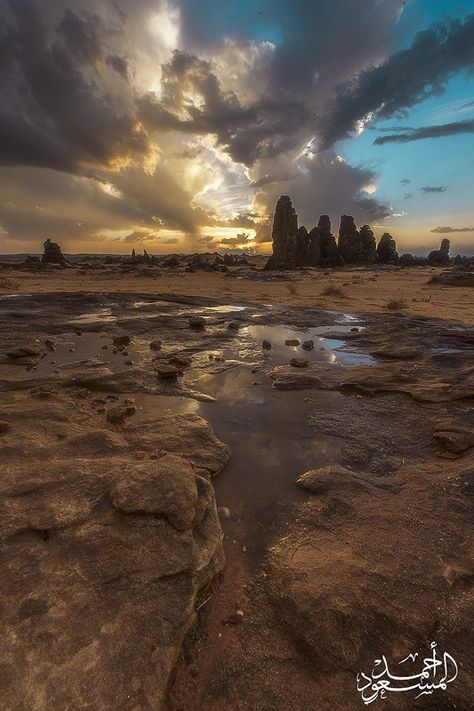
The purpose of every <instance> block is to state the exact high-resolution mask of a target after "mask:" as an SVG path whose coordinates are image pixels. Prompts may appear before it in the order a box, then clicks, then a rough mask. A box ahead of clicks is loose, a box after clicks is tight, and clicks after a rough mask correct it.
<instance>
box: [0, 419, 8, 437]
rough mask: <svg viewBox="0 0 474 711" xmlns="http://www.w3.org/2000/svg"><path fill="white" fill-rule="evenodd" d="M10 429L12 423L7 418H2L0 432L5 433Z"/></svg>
mask: <svg viewBox="0 0 474 711" xmlns="http://www.w3.org/2000/svg"><path fill="white" fill-rule="evenodd" d="M9 429H10V423H9V422H7V421H6V420H0V434H5V432H8V430H9Z"/></svg>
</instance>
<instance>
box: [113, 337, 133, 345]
mask: <svg viewBox="0 0 474 711" xmlns="http://www.w3.org/2000/svg"><path fill="white" fill-rule="evenodd" d="M113 342H114V346H128V345H129V343H130V336H114V338H113Z"/></svg>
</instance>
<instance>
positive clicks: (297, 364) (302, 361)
mask: <svg viewBox="0 0 474 711" xmlns="http://www.w3.org/2000/svg"><path fill="white" fill-rule="evenodd" d="M308 362H309V361H308V360H306V358H292V359H291V360H290V365H292V366H293V368H306V366H307V365H308Z"/></svg>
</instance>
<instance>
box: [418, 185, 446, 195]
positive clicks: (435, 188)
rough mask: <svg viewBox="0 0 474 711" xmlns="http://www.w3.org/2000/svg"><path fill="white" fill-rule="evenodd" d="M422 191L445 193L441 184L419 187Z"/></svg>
mask: <svg viewBox="0 0 474 711" xmlns="http://www.w3.org/2000/svg"><path fill="white" fill-rule="evenodd" d="M420 190H422V191H423V192H424V193H445V192H446V188H445V187H443V186H442V185H425V187H423V188H420Z"/></svg>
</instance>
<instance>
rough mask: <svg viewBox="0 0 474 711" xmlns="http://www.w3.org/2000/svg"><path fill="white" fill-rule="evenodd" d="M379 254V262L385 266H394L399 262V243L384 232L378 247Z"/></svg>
mask: <svg viewBox="0 0 474 711" xmlns="http://www.w3.org/2000/svg"><path fill="white" fill-rule="evenodd" d="M377 254H378V256H379V262H382V263H384V264H390V263H392V264H394V263H395V262H397V261H398V252H397V243H396V242H395V240H394V239H393V237H392V235H391V234H389V233H388V232H384V233H383V235H382V236H381V238H380V242H379V243H378V245H377Z"/></svg>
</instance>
